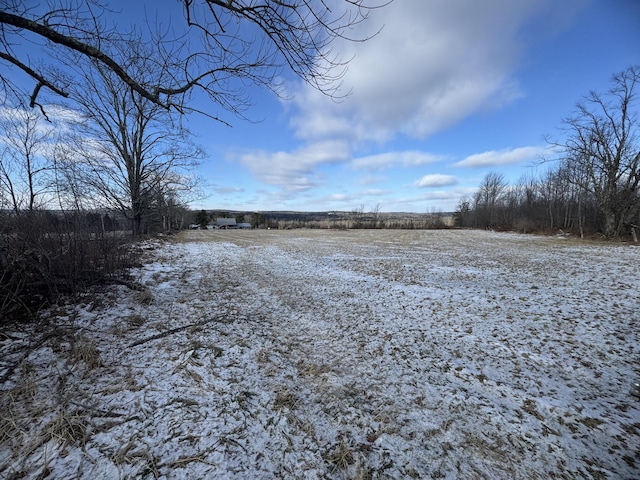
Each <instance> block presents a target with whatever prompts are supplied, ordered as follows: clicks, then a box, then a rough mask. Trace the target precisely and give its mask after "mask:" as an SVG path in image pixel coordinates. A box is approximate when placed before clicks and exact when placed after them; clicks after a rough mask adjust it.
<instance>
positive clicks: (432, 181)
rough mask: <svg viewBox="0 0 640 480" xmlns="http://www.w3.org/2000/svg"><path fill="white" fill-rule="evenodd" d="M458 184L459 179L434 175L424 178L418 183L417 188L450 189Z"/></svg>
mask: <svg viewBox="0 0 640 480" xmlns="http://www.w3.org/2000/svg"><path fill="white" fill-rule="evenodd" d="M456 183H458V179H457V178H456V177H454V176H452V175H441V174H433V175H425V176H424V177H422V178H421V179H420V180H418V181H417V182H416V186H418V187H423V188H424V187H426V188H432V187H449V186H451V185H455V184H456Z"/></svg>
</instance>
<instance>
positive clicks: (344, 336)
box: [0, 230, 640, 480]
mask: <svg viewBox="0 0 640 480" xmlns="http://www.w3.org/2000/svg"><path fill="white" fill-rule="evenodd" d="M143 259H144V266H143V267H142V268H140V269H139V270H136V271H134V272H133V275H134V277H135V279H136V281H137V282H138V283H139V284H140V285H142V286H143V288H141V289H139V290H134V289H130V288H127V287H125V286H118V287H110V288H109V289H108V290H107V291H106V292H102V293H98V292H94V293H92V294H88V295H86V297H85V298H84V301H83V302H81V303H80V304H79V305H76V306H65V307H59V308H57V309H56V310H55V311H53V312H51V313H52V314H53V315H55V322H54V323H52V325H49V326H47V327H46V328H45V327H40V328H38V329H34V330H33V331H30V332H23V333H18V332H9V335H4V336H2V337H0V359H1V360H0V362H1V363H0V377H2V378H4V381H3V383H2V385H1V387H0V388H1V390H0V412H1V418H0V477H1V478H8V479H13V478H33V479H36V478H39V479H45V478H52V479H53V478H86V479H92V480H93V479H96V480H97V479H102V478H105V479H107V478H108V479H117V478H122V479H124V478H139V479H144V478H167V479H178V478H180V479H182V478H184V479H194V478H247V479H271V478H283V479H303V478H304V479H325V478H326V479H334V478H335V479H342V478H345V479H346V478H358V479H374V478H421V479H429V478H435V479H437V478H443V479H485V478H486V479H523V480H524V479H549V478H563V479H579V478H585V479H590V478H593V479H634V478H635V479H637V478H640V400H639V399H637V398H636V397H634V396H631V395H630V394H629V390H630V388H631V385H632V383H633V382H634V381H639V380H640V306H639V296H640V273H639V272H640V248H638V247H634V246H625V245H606V244H586V243H580V242H576V241H573V240H569V239H558V238H548V237H534V236H524V235H516V234H498V233H491V232H481V231H389V230H384V231H382V230H380V231H364V230H358V231H327V230H322V231H316V230H291V231H274V230H270V231H232V230H228V231H219V230H218V231H192V232H185V233H184V235H183V236H181V237H180V239H179V240H178V241H172V242H167V243H163V244H160V243H150V244H148V247H147V250H146V253H145V254H144V257H143ZM27 346H29V349H27V348H26V347H27ZM13 367H15V368H13Z"/></svg>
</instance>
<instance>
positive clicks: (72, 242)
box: [0, 211, 135, 325]
mask: <svg viewBox="0 0 640 480" xmlns="http://www.w3.org/2000/svg"><path fill="white" fill-rule="evenodd" d="M85 220H86V215H84V214H83V213H82V212H74V213H73V214H53V213H50V212H43V211H30V212H24V213H21V214H19V215H16V214H7V213H5V214H2V215H0V222H1V223H0V224H1V225H2V230H0V325H3V324H6V323H7V322H10V321H15V320H20V321H25V320H33V319H35V318H36V315H37V312H38V311H39V310H40V309H42V308H43V307H45V306H47V305H50V304H52V303H55V302H56V301H57V299H58V298H59V297H61V296H65V295H73V294H76V293H78V292H80V291H83V290H85V289H86V288H88V287H89V286H91V285H95V284H97V283H101V282H104V281H106V280H109V279H113V278H116V277H119V276H122V275H124V274H125V270H126V268H128V267H129V266H131V265H132V264H133V262H134V260H135V259H134V258H133V253H132V251H131V249H129V248H127V243H126V241H125V239H124V238H123V237H122V236H119V235H117V234H116V233H114V232H99V231H96V229H95V228H92V227H91V226H90V225H88V224H87V222H85Z"/></svg>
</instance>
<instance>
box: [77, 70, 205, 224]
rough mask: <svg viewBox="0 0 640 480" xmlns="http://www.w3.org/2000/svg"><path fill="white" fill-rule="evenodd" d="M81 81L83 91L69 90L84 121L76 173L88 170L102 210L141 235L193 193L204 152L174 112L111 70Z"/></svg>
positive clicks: (88, 73) (90, 72)
mask: <svg viewBox="0 0 640 480" xmlns="http://www.w3.org/2000/svg"><path fill="white" fill-rule="evenodd" d="M141 65H142V66H143V67H145V66H147V64H146V63H145V62H142V63H141ZM160 74H161V72H159V73H158V75H160ZM82 78H83V82H82V84H83V86H84V87H83V88H80V89H75V88H72V89H71V90H70V95H71V97H72V98H73V100H74V101H75V102H76V103H77V104H79V105H81V106H82V115H83V116H82V118H81V121H79V122H78V127H79V128H78V133H79V137H78V140H77V143H78V146H79V148H78V149H77V150H76V153H75V162H76V166H75V168H77V163H80V164H81V165H82V166H83V168H84V175H81V177H83V178H84V181H85V182H86V183H87V184H89V185H90V186H91V188H92V189H93V191H95V192H96V193H97V194H98V196H99V197H100V199H101V201H102V204H103V206H107V207H110V208H115V209H117V210H119V211H121V212H122V213H123V214H125V215H126V216H127V218H129V219H130V220H131V225H132V232H133V235H134V236H135V235H139V234H140V233H143V226H144V225H143V224H144V221H145V219H146V217H147V216H148V215H150V214H151V213H152V212H154V211H158V209H159V208H160V207H159V205H161V204H163V203H164V202H165V201H166V200H167V199H168V198H173V199H174V202H175V199H176V198H178V197H179V196H180V192H181V191H190V190H192V189H193V188H194V183H195V179H194V177H193V176H192V175H191V173H190V172H191V171H192V169H193V168H194V167H195V166H197V164H198V162H199V160H200V159H201V158H202V156H203V153H202V150H201V149H200V148H199V147H198V146H197V145H195V144H194V143H193V142H192V141H191V136H190V133H189V131H188V130H187V129H186V128H185V127H184V126H183V125H182V123H181V122H180V121H176V119H175V118H173V115H172V114H171V112H169V111H167V110H166V109H164V108H162V107H161V106H160V105H158V104H156V103H154V102H152V101H150V100H148V99H147V98H146V97H143V96H142V95H140V94H139V93H138V92H136V91H135V90H132V89H131V88H129V87H128V86H127V85H125V84H123V83H122V82H120V81H119V80H118V79H117V77H116V76H115V75H114V74H113V73H112V72H111V71H110V70H109V69H106V68H104V67H103V66H102V65H100V64H99V63H95V64H94V65H93V68H90V69H89V68H87V69H85V70H84V72H83V77H82ZM86 89H89V92H90V94H89V95H86V94H85V92H86ZM178 120H179V119H178Z"/></svg>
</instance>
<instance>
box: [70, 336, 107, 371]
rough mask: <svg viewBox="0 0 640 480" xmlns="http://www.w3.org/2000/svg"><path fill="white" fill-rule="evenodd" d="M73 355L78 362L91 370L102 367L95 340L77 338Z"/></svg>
mask: <svg viewBox="0 0 640 480" xmlns="http://www.w3.org/2000/svg"><path fill="white" fill-rule="evenodd" d="M71 354H72V357H73V358H74V359H75V360H76V361H80V362H83V363H84V364H85V365H86V366H87V367H88V368H89V369H94V368H98V367H101V366H102V359H101V358H100V351H99V350H98V347H97V346H96V344H95V342H94V341H93V340H90V339H88V338H86V337H84V336H79V337H78V338H76V341H75V343H74V345H73V350H72V352H71Z"/></svg>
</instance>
